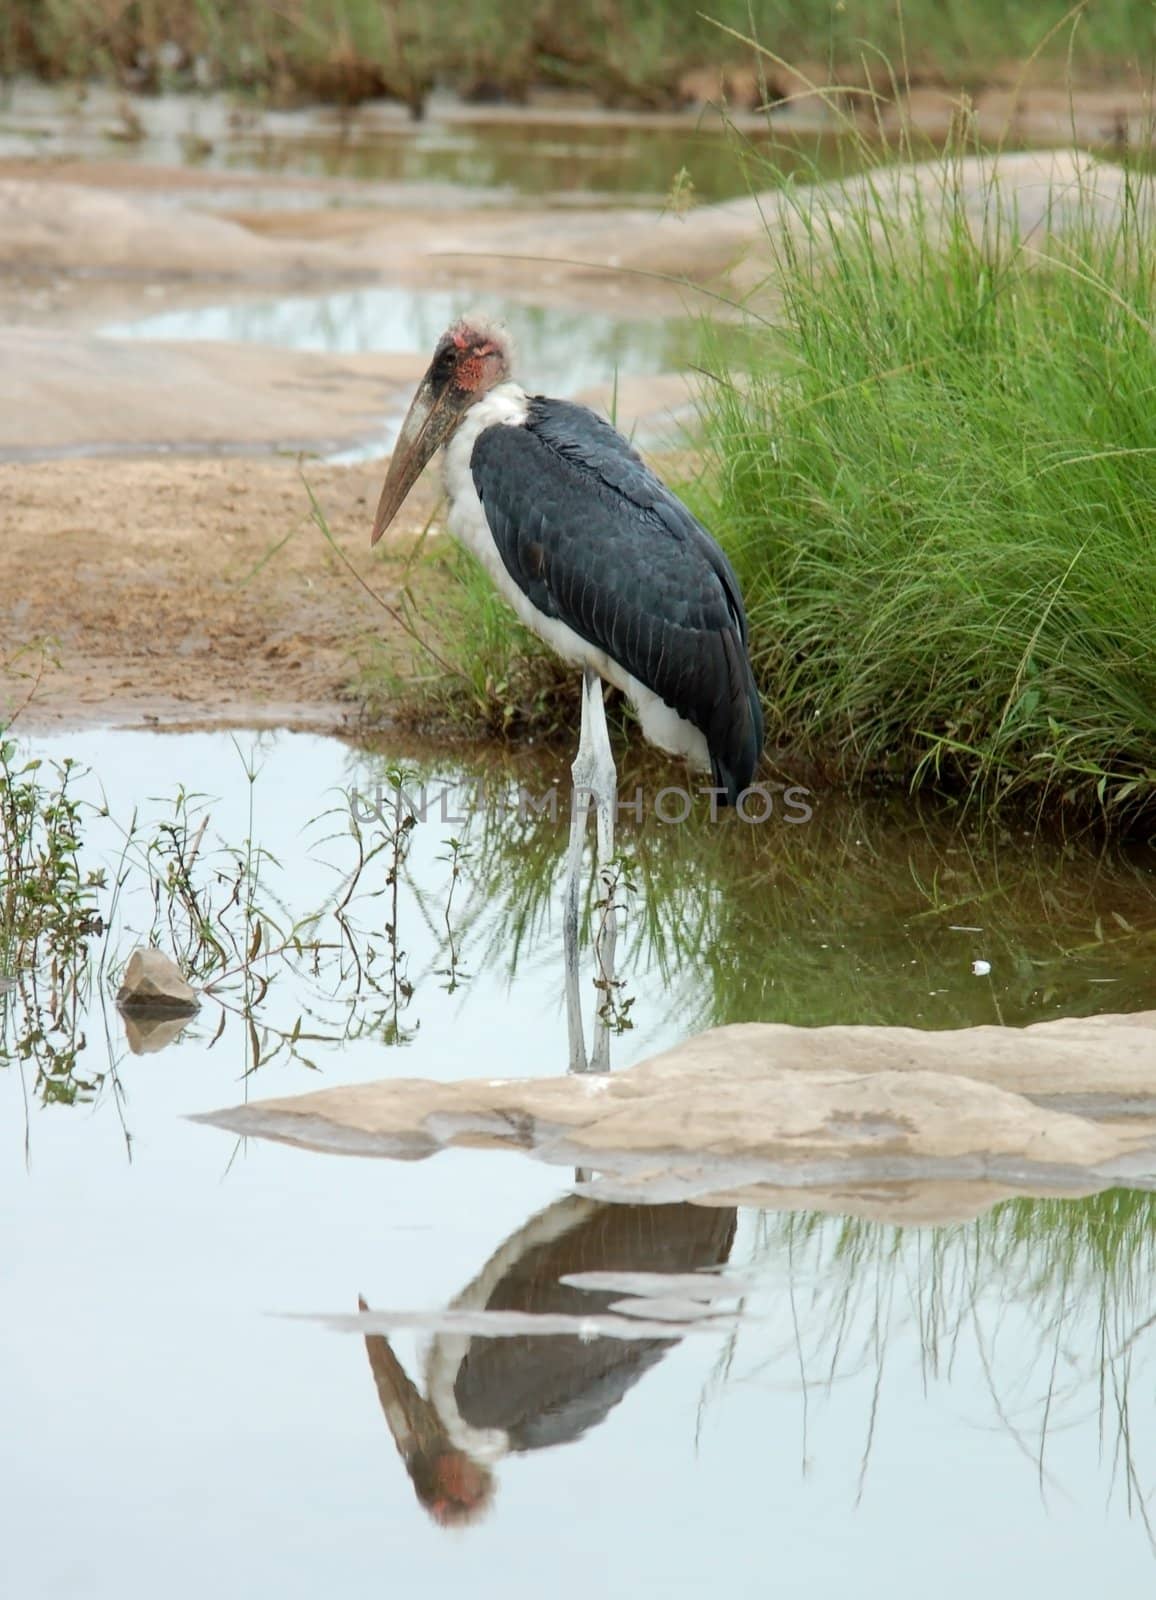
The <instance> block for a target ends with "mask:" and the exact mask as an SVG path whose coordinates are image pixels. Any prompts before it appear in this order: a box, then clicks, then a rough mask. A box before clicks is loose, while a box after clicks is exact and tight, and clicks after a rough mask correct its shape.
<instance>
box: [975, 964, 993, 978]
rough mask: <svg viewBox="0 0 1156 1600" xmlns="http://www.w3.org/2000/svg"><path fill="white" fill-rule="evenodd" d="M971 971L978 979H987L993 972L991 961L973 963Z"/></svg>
mask: <svg viewBox="0 0 1156 1600" xmlns="http://www.w3.org/2000/svg"><path fill="white" fill-rule="evenodd" d="M971 970H972V972H973V973H974V975H975V976H976V977H977V978H986V977H987V975H988V973H989V972H990V971H991V962H990V961H973V962H972V964H971Z"/></svg>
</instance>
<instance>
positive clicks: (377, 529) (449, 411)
mask: <svg viewBox="0 0 1156 1600" xmlns="http://www.w3.org/2000/svg"><path fill="white" fill-rule="evenodd" d="M460 415H461V407H460V406H459V405H457V404H455V399H454V397H453V393H452V385H449V384H447V385H446V386H445V388H443V389H442V391H441V393H440V394H436V393H435V392H434V387H433V384H432V382H431V380H430V377H429V374H428V373H427V374H426V376H425V377H424V378H423V379H422V381H421V385H420V387H419V388H418V391H417V393H416V394H415V395H414V397H413V402H412V404H411V405H410V408H409V410H408V411H407V412H406V417H405V421H404V422H403V423H402V425H401V432H400V433H399V434H398V436H397V444H396V445H395V446H394V451H393V459H392V460H391V461H390V463H389V471H388V472H387V473H386V475H385V485H384V487H383V488H382V491H381V499H380V500H379V501H378V502H377V515H376V517H374V519H373V536H372V538H371V539H370V541H369V542H370V544H371V545H375V544H376V543H377V541H378V540H379V539H380V538H381V536H382V534H383V533H384V532H385V530H386V529H387V528H388V527H389V525H390V523H391V522H392V521H393V519H394V517H396V516H397V514H398V512H399V511H400V510H401V507H402V502H403V501H404V500H405V497H406V495H407V494H408V493H409V491H410V490H411V489H412V488H413V486H414V484H415V483H416V482H417V480H418V478H419V477H420V476H421V471H422V468H423V467H424V466H425V464H426V462H427V461H428V460H429V459H430V457H431V456H432V455H433V453H434V451H435V450H436V449H437V448H438V446H439V445H442V444H444V443H445V441H446V439H447V438H448V437H449V435H450V434H451V433H452V432H453V430H454V426H455V424H456V423H457V421H458V418H459V416H460Z"/></svg>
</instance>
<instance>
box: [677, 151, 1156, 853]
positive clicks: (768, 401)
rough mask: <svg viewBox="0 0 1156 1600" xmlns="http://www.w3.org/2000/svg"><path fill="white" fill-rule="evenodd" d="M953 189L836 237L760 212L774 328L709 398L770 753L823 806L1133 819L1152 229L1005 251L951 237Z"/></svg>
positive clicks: (1155, 272)
mask: <svg viewBox="0 0 1156 1600" xmlns="http://www.w3.org/2000/svg"><path fill="white" fill-rule="evenodd" d="M963 173H964V168H963V167H962V166H961V165H960V164H959V163H956V162H954V161H952V160H950V159H949V160H946V161H945V162H944V164H943V167H942V175H941V180H940V182H941V188H940V190H939V192H938V193H935V194H933V195H932V197H931V199H930V200H929V201H928V202H927V204H926V205H925V206H922V207H919V206H917V207H916V208H915V209H914V211H913V213H912V214H911V215H910V216H909V217H908V218H907V219H905V220H904V221H903V222H899V221H897V220H896V216H897V211H896V202H895V189H894V184H893V179H892V177H891V176H889V175H888V173H887V172H885V171H877V172H876V173H875V174H873V175H872V176H871V177H870V178H867V179H864V180H862V181H861V183H860V184H858V185H857V186H855V189H854V195H855V198H854V199H853V200H852V201H851V203H850V204H849V206H846V207H845V209H844V210H843V215H842V218H841V219H838V218H836V217H835V216H834V214H833V212H832V211H831V210H830V209H829V208H827V207H826V206H825V205H823V204H822V203H820V204H815V203H814V198H813V195H811V196H809V197H808V198H807V199H806V200H805V199H804V195H805V194H806V192H805V191H796V192H794V193H793V195H792V192H791V191H788V198H787V200H786V202H785V211H784V213H783V214H782V215H781V216H780V217H779V218H778V219H776V221H775V223H774V224H769V226H768V242H769V251H770V255H771V257H772V258H773V281H774V289H775V293H776V294H777V295H778V296H779V301H778V306H777V309H776V312H775V314H774V320H773V323H769V322H767V321H764V320H761V319H759V318H756V317H754V316H751V317H750V318H749V319H748V321H747V323H746V353H745V358H744V360H743V363H742V365H743V369H744V370H742V371H736V370H735V369H734V368H733V367H732V368H731V370H730V371H728V372H721V373H720V377H719V380H718V381H717V382H715V383H713V384H711V385H709V386H708V388H707V391H706V400H705V405H704V420H705V425H706V431H707V437H708V465H707V473H706V483H707V484H708V485H709V486H710V487H711V489H712V491H713V493H712V498H713V506H712V508H711V510H710V511H709V512H708V517H709V519H710V520H712V521H713V523H714V527H715V531H716V533H717V534H718V535H719V537H720V538H721V539H722V540H723V542H724V544H725V545H726V546H727V548H728V550H729V551H730V553H731V555H732V557H733V559H734V561H735V564H736V566H737V568H738V572H739V577H740V580H741V583H742V586H743V590H744V593H745V595H746V596H747V600H748V607H749V611H750V616H751V630H752V643H753V650H754V655H755V659H756V666H757V671H758V674H759V676H760V679H761V682H762V684H763V687H764V690H765V693H766V701H767V708H768V713H769V737H770V740H771V741H772V742H778V743H781V744H784V745H788V746H790V747H792V748H793V749H794V750H795V751H797V752H798V753H799V754H800V755H802V756H804V757H807V758H809V759H811V760H814V761H816V762H818V763H820V764H823V765H825V766H826V767H827V768H828V769H830V770H831V771H832V772H833V774H834V775H835V776H837V777H838V778H840V779H842V780H846V781H848V782H858V781H862V780H864V779H867V778H878V777H880V776H882V777H886V778H890V779H893V780H901V781H904V782H910V783H913V784H919V783H928V782H935V783H943V784H946V785H948V786H950V787H953V788H956V789H958V788H960V787H962V788H963V789H965V790H966V791H968V792H969V793H970V794H971V795H973V796H975V797H980V796H982V797H985V798H987V799H989V800H990V799H994V798H1006V797H1007V796H1008V795H1010V794H1014V795H1016V796H1017V797H1018V798H1020V799H1024V800H1029V801H1030V802H1032V803H1034V804H1037V805H1040V806H1043V807H1047V808H1049V809H1054V808H1056V807H1057V806H1062V805H1065V804H1067V805H1074V806H1077V807H1079V808H1080V809H1082V810H1088V809H1089V808H1099V809H1101V810H1103V811H1105V812H1113V813H1115V814H1116V820H1117V821H1118V822H1120V823H1124V822H1125V821H1127V820H1134V819H1135V817H1136V815H1137V813H1146V814H1147V815H1149V816H1151V814H1152V812H1153V809H1154V807H1156V430H1154V427H1153V416H1154V415H1156V342H1154V333H1156V288H1154V276H1156V247H1154V245H1153V241H1152V237H1151V234H1150V232H1149V231H1148V228H1149V227H1150V225H1151V220H1152V219H1151V217H1150V216H1148V217H1144V215H1143V207H1144V205H1148V204H1150V202H1148V201H1147V200H1144V201H1143V202H1142V200H1141V195H1140V190H1139V185H1138V183H1135V184H1131V185H1130V186H1129V191H1128V196H1127V204H1125V206H1124V207H1123V208H1122V209H1121V210H1120V211H1119V213H1118V215H1117V217H1116V218H1115V220H1110V221H1108V222H1104V221H1103V220H1102V219H1101V220H1099V221H1096V220H1095V219H1094V218H1093V216H1092V211H1091V206H1090V204H1089V209H1088V215H1087V218H1086V219H1085V220H1083V221H1082V222H1081V223H1080V224H1079V225H1078V226H1077V227H1076V230H1075V232H1074V233H1071V232H1069V233H1068V234H1066V235H1065V238H1064V239H1063V240H1062V241H1059V240H1054V241H1049V240H1048V239H1046V238H1042V237H1037V238H1035V239H1034V240H1033V241H1032V248H1030V249H1029V248H1026V247H1025V246H1024V245H1023V243H1022V242H1017V241H1016V240H1015V239H1014V238H1012V237H1011V236H1010V234H1008V233H1005V236H1004V237H1003V238H1002V239H999V240H998V241H994V240H993V238H992V237H987V238H986V239H977V238H976V237H975V236H974V234H973V231H972V229H971V227H969V216H968V210H967V206H968V201H969V198H970V199H971V200H972V201H973V210H972V213H971V214H972V216H974V195H969V192H968V191H967V189H966V188H965V184H964V178H963ZM728 350H729V351H730V352H731V353H732V357H733V350H734V344H733V335H730V336H729V337H728ZM716 370H719V369H718V368H717V367H716Z"/></svg>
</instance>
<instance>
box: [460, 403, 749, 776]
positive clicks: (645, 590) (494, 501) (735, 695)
mask: <svg viewBox="0 0 1156 1600" xmlns="http://www.w3.org/2000/svg"><path fill="white" fill-rule="evenodd" d="M470 469H471V472H472V475H473V479H474V484H475V487H476V488H477V491H478V495H479V497H480V498H481V501H482V505H483V507H484V509H485V513H486V519H487V521H488V522H489V525H490V531H491V532H492V533H493V536H494V542H495V543H496V545H497V548H498V551H499V554H500V555H501V558H502V561H503V563H504V564H505V567H506V570H507V571H508V572H509V574H510V576H511V577H512V578H513V580H514V582H515V583H516V584H517V585H518V587H519V588H520V589H521V590H522V591H523V592H524V593H525V594H526V595H528V596H529V598H530V600H531V601H532V602H533V604H534V605H535V606H536V607H537V609H538V610H539V611H541V612H543V613H544V614H545V615H546V616H548V617H552V618H556V619H558V620H559V621H561V622H564V623H565V624H566V625H567V626H568V627H570V628H572V629H573V630H574V632H575V633H577V634H578V635H579V636H580V637H581V638H583V639H585V640H586V641H587V642H588V643H590V644H592V645H595V646H596V647H597V648H598V649H600V650H604V651H605V652H606V653H607V654H608V655H610V656H612V657H613V658H614V660H615V661H617V662H618V663H619V664H620V665H621V666H622V667H624V668H625V669H626V671H627V672H629V673H630V674H631V676H632V677H635V678H637V679H638V680H639V681H640V682H641V683H644V684H645V685H646V686H647V688H649V689H651V690H653V691H654V693H655V694H657V695H658V696H659V697H660V698H661V699H662V700H664V701H665V702H666V704H667V705H669V706H671V707H672V708H673V709H674V710H675V711H676V712H677V713H678V714H679V716H681V717H685V718H686V720H687V721H688V722H690V723H691V724H693V726H694V727H696V728H698V729H699V730H700V731H701V732H702V733H703V735H704V736H705V738H706V741H707V746H708V748H709V750H710V754H711V763H712V766H713V768H714V772H715V781H716V782H717V783H718V784H719V785H720V786H721V787H724V788H725V789H726V790H727V794H728V798H729V799H730V800H731V802H732V803H733V802H734V800H735V799H736V797H737V795H738V794H739V793H740V792H741V791H742V790H743V789H745V788H746V787H747V785H748V784H749V783H750V782H751V779H752V777H753V775H754V770H755V766H756V764H757V762H758V758H759V755H760V753H761V751H762V745H763V716H762V708H761V707H760V705H759V697H758V691H757V690H756V688H755V683H754V677H753V674H752V672H751V666H750V660H749V657H748V655H747V619H746V613H745V612H744V610H743V603H742V597H741V596H740V594H739V586H738V581H737V579H736V578H735V575H734V572H733V570H732V568H731V565H730V562H729V561H728V560H727V558H726V556H725V555H724V554H723V552H722V551H721V550H720V549H719V547H718V545H717V544H716V543H715V541H714V540H713V539H712V538H711V536H710V534H709V533H708V532H707V531H706V529H705V528H704V527H703V526H702V524H701V523H699V522H697V521H696V520H695V518H694V517H692V516H691V514H690V512H689V511H688V510H687V508H686V507H685V506H684V505H683V504H682V502H681V501H680V500H678V499H677V498H676V497H675V496H674V495H673V494H671V492H670V490H669V489H668V488H667V487H666V485H665V484H664V483H662V482H661V480H660V479H659V478H657V477H655V475H654V473H653V472H651V471H650V469H649V468H648V467H647V466H646V465H645V463H644V462H643V461H642V459H641V457H640V456H639V455H638V454H637V452H636V451H635V450H633V449H632V448H631V446H630V445H629V444H627V442H626V440H625V439H624V438H623V437H622V436H621V434H619V433H617V432H616V431H615V429H613V428H612V427H611V426H610V424H609V423H607V422H604V421H603V420H602V418H601V417H599V416H597V415H596V414H595V413H594V412H593V411H590V410H588V409H587V408H586V407H585V406H579V405H574V404H572V403H570V402H569V401H565V400H548V399H545V398H543V397H541V396H535V397H533V398H532V399H531V400H530V402H529V414H528V416H527V418H526V422H525V424H524V425H523V426H512V427H511V426H504V425H498V426H495V427H492V428H487V429H485V430H484V431H483V432H482V433H480V434H479V435H478V439H477V442H476V443H475V445H474V449H473V454H472V456H471V458H470Z"/></svg>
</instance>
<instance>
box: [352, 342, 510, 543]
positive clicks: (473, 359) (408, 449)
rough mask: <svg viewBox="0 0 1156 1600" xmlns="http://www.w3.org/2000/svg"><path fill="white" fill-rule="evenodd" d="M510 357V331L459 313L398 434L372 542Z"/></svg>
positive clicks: (506, 369)
mask: <svg viewBox="0 0 1156 1600" xmlns="http://www.w3.org/2000/svg"><path fill="white" fill-rule="evenodd" d="M510 361H511V348H510V338H509V335H508V334H507V333H506V330H505V329H504V328H503V327H501V325H500V324H499V323H496V322H491V321H490V319H489V318H488V317H483V316H468V317H461V318H459V320H458V321H457V322H455V323H454V325H453V327H452V328H447V329H446V331H445V333H443V334H442V336H441V338H440V339H439V340H438V343H437V349H436V350H435V351H434V357H433V360H432V361H431V362H430V364H429V369H428V371H427V372H426V375H425V377H424V378H423V379H422V380H421V384H420V385H419V387H418V391H417V393H416V394H415V395H414V397H413V403H412V404H411V405H410V408H409V411H408V412H407V413H406V418H405V421H404V422H403V423H402V425H401V432H400V433H399V434H398V436H397V444H396V446H395V447H394V452H393V459H392V461H391V462H390V463H389V471H388V473H387V474H386V478H385V487H384V488H383V489H382V491H381V499H380V500H379V501H378V503H377V516H376V517H375V518H374V521H373V537H372V539H371V540H370V543H371V544H376V543H377V541H378V540H379V539H380V538H381V536H382V534H383V533H384V532H385V530H386V528H388V527H389V525H390V523H391V522H392V521H393V519H394V517H396V516H397V513H398V512H399V511H400V509H401V505H402V501H403V500H404V499H405V497H406V495H407V494H408V493H409V491H410V490H411V489H412V488H413V486H414V484H415V483H416V482H417V479H418V477H419V475H420V473H421V470H422V468H423V467H424V466H425V464H426V462H427V461H428V460H429V458H430V457H431V456H432V455H433V453H434V451H435V450H436V449H437V448H438V446H439V445H443V444H445V442H446V440H447V439H448V438H449V437H450V435H451V434H452V433H453V431H454V429H455V428H456V427H457V425H458V423H459V422H460V421H461V420H462V418H463V417H464V416H465V414H466V412H467V411H468V410H469V408H470V407H471V406H472V405H474V404H475V403H476V402H477V401H478V400H480V399H481V398H482V396H483V395H484V394H488V393H489V391H490V390H491V389H492V388H493V387H494V385H495V384H498V383H502V382H504V380H505V379H506V378H508V377H509V376H510Z"/></svg>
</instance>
